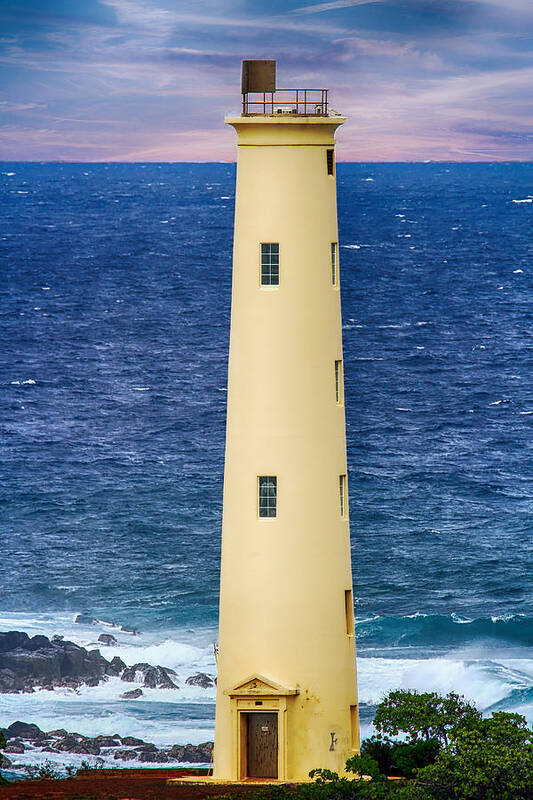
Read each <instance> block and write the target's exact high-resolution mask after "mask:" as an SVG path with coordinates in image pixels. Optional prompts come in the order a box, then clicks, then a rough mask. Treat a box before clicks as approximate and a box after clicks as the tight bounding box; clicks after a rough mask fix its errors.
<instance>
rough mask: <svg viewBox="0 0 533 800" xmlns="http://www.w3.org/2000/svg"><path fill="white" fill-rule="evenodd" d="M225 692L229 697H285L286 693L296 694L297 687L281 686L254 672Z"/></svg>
mask: <svg viewBox="0 0 533 800" xmlns="http://www.w3.org/2000/svg"><path fill="white" fill-rule="evenodd" d="M226 694H229V695H230V697H251V696H252V697H257V696H263V697H286V696H287V695H293V694H298V689H295V688H293V687H288V686H282V685H281V684H280V683H277V682H276V681H273V680H272V679H271V678H265V676H264V675H259V674H257V673H255V674H254V675H250V676H249V677H248V678H246V680H244V681H239V683H238V684H236V686H233V688H231V689H229V690H228V691H227V692H226Z"/></svg>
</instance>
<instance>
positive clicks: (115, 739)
mask: <svg viewBox="0 0 533 800" xmlns="http://www.w3.org/2000/svg"><path fill="white" fill-rule="evenodd" d="M92 741H93V742H96V744H97V745H98V746H99V747H118V745H119V744H120V743H121V740H120V736H95V737H94V739H93V740H92Z"/></svg>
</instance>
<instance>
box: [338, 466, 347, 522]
mask: <svg viewBox="0 0 533 800" xmlns="http://www.w3.org/2000/svg"><path fill="white" fill-rule="evenodd" d="M339 501H340V509H341V517H345V516H346V475H339Z"/></svg>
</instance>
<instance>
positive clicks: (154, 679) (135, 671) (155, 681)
mask: <svg viewBox="0 0 533 800" xmlns="http://www.w3.org/2000/svg"><path fill="white" fill-rule="evenodd" d="M170 673H171V674H172V675H175V674H176V673H175V672H174V670H171V669H168V668H167V667H161V666H158V667H152V666H151V665H150V664H143V663H140V664H134V665H133V667H128V668H127V669H125V670H124V672H123V673H122V675H121V679H122V680H123V681H127V682H129V683H133V681H138V680H142V681H143V686H146V687H147V688H149V689H179V686H178V685H177V684H176V683H174V681H173V680H172V678H171V677H170Z"/></svg>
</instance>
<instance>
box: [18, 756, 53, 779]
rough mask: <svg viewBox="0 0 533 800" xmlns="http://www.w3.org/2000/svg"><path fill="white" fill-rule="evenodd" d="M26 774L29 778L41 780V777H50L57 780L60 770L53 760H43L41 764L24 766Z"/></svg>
mask: <svg viewBox="0 0 533 800" xmlns="http://www.w3.org/2000/svg"><path fill="white" fill-rule="evenodd" d="M24 770H25V772H26V775H27V776H28V778H29V779H30V780H35V781H38V780H42V779H43V778H50V779H53V780H59V778H61V777H62V776H61V770H60V769H59V768H58V766H57V764H54V762H53V761H44V762H43V763H42V764H38V765H36V766H28V767H24Z"/></svg>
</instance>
